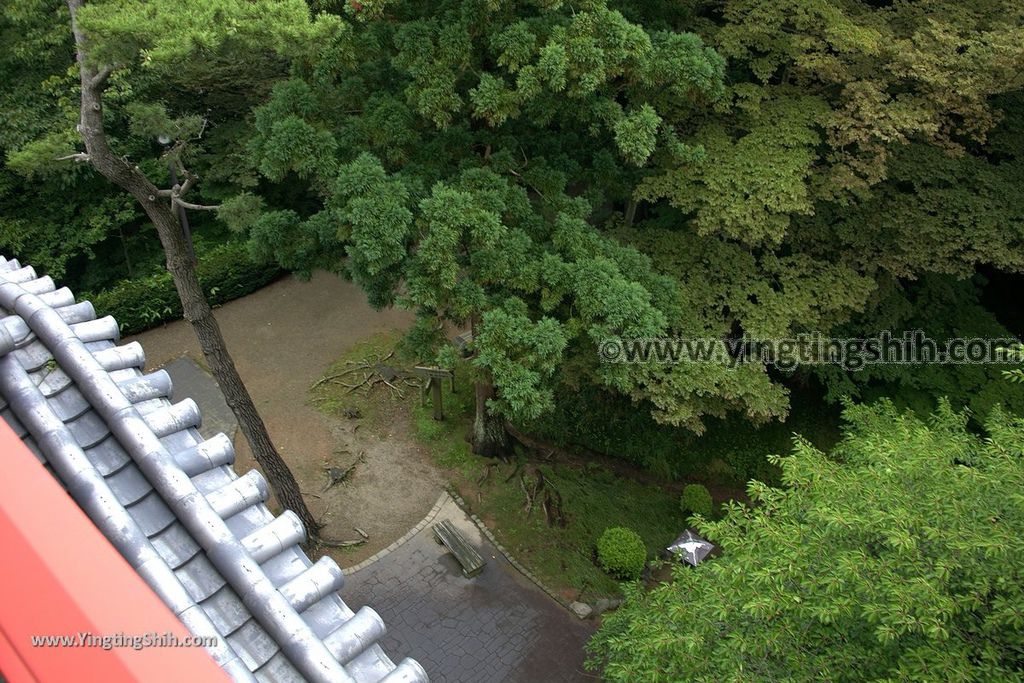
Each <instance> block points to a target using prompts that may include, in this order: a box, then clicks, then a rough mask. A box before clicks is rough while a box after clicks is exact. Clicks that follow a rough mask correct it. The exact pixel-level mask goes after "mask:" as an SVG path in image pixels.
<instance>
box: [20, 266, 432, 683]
mask: <svg viewBox="0 0 1024 683" xmlns="http://www.w3.org/2000/svg"><path fill="white" fill-rule="evenodd" d="M12 265H13V267H14V268H15V269H17V270H15V271H14V272H13V273H12V272H5V271H8V270H9V269H10V268H11V267H12ZM12 276H13V277H12ZM40 280H43V281H42V282H40ZM23 285H27V286H23ZM52 289H53V282H52V280H50V279H49V278H39V279H37V278H35V272H34V271H33V270H32V269H31V267H26V268H20V269H18V264H17V262H16V261H13V262H7V261H6V260H5V259H3V258H2V257H0V308H5V309H7V310H8V311H11V312H12V313H14V314H16V315H17V316H19V317H20V318H21V321H19V322H23V323H24V326H25V328H27V330H25V331H26V332H31V333H32V334H34V335H35V338H37V339H38V340H40V342H42V343H43V344H44V345H45V347H46V348H47V349H48V351H49V352H50V354H52V356H53V358H54V359H55V360H56V361H57V364H58V366H59V367H60V369H61V370H62V371H63V372H64V374H66V375H67V376H68V377H69V378H70V379H71V380H73V381H74V383H75V386H76V387H77V389H78V391H79V392H80V393H81V394H82V396H83V397H84V398H85V400H87V401H88V403H89V404H90V406H91V408H92V409H93V410H94V411H95V412H96V413H97V415H99V416H100V418H102V420H103V422H104V423H105V424H106V427H107V429H109V431H110V432H111V433H112V434H113V435H114V436H115V437H116V439H117V440H118V442H119V443H120V444H122V445H123V446H124V447H125V450H126V451H127V452H128V455H129V456H130V458H131V460H132V461H134V463H135V465H136V466H137V468H138V469H139V471H140V472H141V473H142V474H143V475H144V477H145V479H146V480H147V481H148V484H149V485H151V486H152V487H153V489H154V490H155V491H156V492H157V493H158V495H159V496H160V498H161V499H162V500H163V502H164V504H166V506H167V507H168V508H170V510H171V511H172V512H173V514H174V517H175V518H176V519H177V520H178V521H179V522H180V523H181V524H182V525H184V527H185V528H186V529H187V531H188V532H189V534H190V535H191V536H192V538H193V539H194V540H195V541H196V542H197V543H198V545H199V547H200V548H202V550H203V551H205V554H206V557H207V558H208V560H209V561H210V562H211V563H212V564H213V566H214V567H215V568H216V570H217V572H218V573H219V574H220V575H221V577H222V578H223V580H226V581H227V584H228V585H229V586H230V587H231V588H232V590H234V591H235V593H236V594H237V595H238V597H239V599H241V601H242V603H243V605H244V606H245V608H246V609H247V610H248V611H249V612H250V613H251V614H252V616H253V617H254V618H255V620H256V622H257V623H259V625H260V626H261V627H262V628H263V629H265V630H266V632H267V633H268V634H269V635H270V636H271V637H272V638H273V639H274V640H275V641H276V643H277V645H278V647H279V649H280V652H281V653H282V654H283V655H284V657H285V658H286V659H287V660H288V661H289V662H290V663H291V665H292V666H293V667H294V668H295V669H296V670H297V671H298V672H299V673H300V674H301V675H302V676H304V677H305V678H307V679H309V680H311V681H332V682H333V681H342V682H348V681H355V679H354V678H353V676H352V674H350V673H349V672H348V671H346V669H345V666H344V664H345V663H346V662H347V661H349V660H350V659H352V658H354V657H356V656H357V655H360V654H362V653H364V652H367V650H368V649H369V648H372V649H374V650H376V651H377V655H376V656H377V657H379V658H380V659H381V661H382V662H386V664H387V665H388V668H390V669H391V671H390V673H389V674H387V675H385V677H384V679H382V680H408V681H425V680H426V673H425V672H424V671H423V669H422V667H421V666H420V665H419V664H418V663H417V662H415V661H414V660H411V659H406V660H404V661H403V662H401V664H399V665H398V667H395V665H394V664H393V663H392V662H391V660H390V659H389V658H387V656H386V655H385V654H384V653H383V652H382V651H380V649H379V647H378V646H376V645H375V644H374V642H375V641H376V640H377V638H378V637H379V636H380V635H382V634H383V622H382V621H381V619H380V617H379V616H378V615H377V614H376V613H375V612H374V611H373V610H372V609H370V608H368V607H364V608H362V609H361V610H359V612H358V613H357V614H354V615H352V612H351V610H349V609H347V608H346V609H345V610H344V611H343V613H345V614H350V615H352V616H350V617H349V618H347V619H346V621H345V622H344V623H342V624H341V625H340V626H337V628H335V629H334V631H333V632H331V633H330V634H325V636H326V637H325V638H321V637H320V636H318V635H317V634H316V632H314V631H313V628H312V626H311V625H310V624H308V623H307V622H306V621H305V620H304V619H303V617H302V616H300V614H299V612H300V611H304V610H305V609H307V608H309V607H310V606H311V605H313V604H314V603H316V602H317V601H319V600H321V599H323V598H324V597H325V596H328V595H331V594H333V593H334V592H335V591H336V590H337V589H338V587H340V583H341V579H342V572H341V569H340V568H339V567H338V566H337V564H336V563H335V562H334V561H333V560H331V559H330V558H327V557H324V558H321V559H320V561H318V562H317V563H316V564H313V565H312V566H308V564H309V561H308V560H306V559H305V555H304V554H302V553H301V550H299V549H297V548H296V549H295V550H296V552H298V553H299V554H300V555H301V559H303V561H304V563H306V565H307V566H306V569H305V570H303V571H301V572H299V574H298V575H296V576H294V577H292V578H291V579H290V580H289V581H287V582H286V583H284V584H283V585H281V586H277V587H275V585H274V582H273V581H272V580H271V579H270V577H269V576H268V575H267V574H266V572H265V571H264V569H263V567H261V563H262V562H266V561H267V560H268V559H269V558H271V557H273V556H275V555H277V554H278V553H281V552H283V551H285V550H287V549H289V548H293V547H295V545H296V544H297V543H300V542H301V541H302V540H304V538H305V530H304V528H303V527H302V524H301V521H300V520H299V519H298V518H297V516H295V515H294V513H292V512H291V511H285V513H284V514H282V515H281V516H279V517H276V518H272V519H271V521H270V522H269V523H265V524H263V526H261V527H259V528H257V529H256V530H255V531H253V532H252V533H250V534H249V535H248V536H245V537H244V538H242V537H240V536H239V535H237V534H236V533H235V532H233V531H232V530H231V528H230V527H229V526H228V525H227V523H226V519H227V518H228V517H230V516H231V515H232V514H237V513H239V512H241V511H242V510H244V509H246V508H248V507H250V506H253V505H258V506H259V507H260V508H262V509H263V510H264V511H266V507H265V506H264V505H263V501H265V500H266V497H267V487H266V482H265V481H264V480H263V478H262V476H261V475H259V473H257V472H253V473H249V474H246V475H245V476H243V477H237V478H236V479H234V480H233V481H230V482H229V483H228V484H227V485H224V486H223V487H221V488H220V489H216V490H213V491H208V492H207V493H204V492H203V491H201V490H199V488H197V486H196V483H195V482H193V481H192V479H191V477H192V476H194V475H196V474H197V472H203V471H205V470H206V469H207V468H208V467H217V466H218V465H221V464H227V463H229V462H230V461H231V459H233V453H225V452H224V451H225V450H226V449H231V444H230V441H229V440H227V439H226V438H225V437H223V436H222V435H221V438H218V437H215V438H214V439H211V440H207V441H203V442H202V443H199V444H197V445H196V446H195V447H193V448H191V449H186V450H180V449H179V451H178V452H171V451H170V450H169V449H168V448H167V447H165V446H164V444H163V443H162V442H161V440H160V439H161V437H163V436H166V435H167V434H172V433H175V432H177V431H180V430H185V429H189V428H191V427H194V426H197V425H198V421H199V414H198V410H196V409H195V406H194V403H193V402H191V399H188V400H187V401H182V402H180V403H178V404H174V405H173V406H172V405H170V404H166V401H165V402H164V403H165V405H163V406H162V407H161V408H160V409H158V410H157V411H154V412H148V413H146V414H143V412H142V411H141V410H140V408H139V407H137V406H136V402H138V401H144V400H147V399H152V398H158V397H159V398H161V400H162V397H163V396H164V395H166V394H167V393H169V389H170V382H169V381H168V378H167V376H166V373H153V374H152V375H146V376H142V377H136V378H132V379H129V380H125V381H118V380H115V379H114V377H112V376H111V374H110V372H111V370H119V369H123V368H133V372H134V371H135V370H134V368H137V367H141V365H142V364H143V360H144V357H143V356H142V354H141V348H140V347H137V344H133V345H128V346H127V347H115V348H108V349H104V350H100V351H92V350H90V349H89V348H88V347H87V345H86V344H87V343H88V342H91V341H97V340H109V341H114V342H116V340H117V326H116V323H114V322H113V319H111V318H101V319H99V320H96V319H95V312H94V311H92V308H91V306H89V307H88V308H87V309H85V308H82V309H79V310H76V311H74V312H73V313H70V312H67V311H65V312H64V314H63V315H62V314H61V312H59V311H58V310H57V309H56V308H55V307H54V306H51V305H50V304H49V302H48V301H44V299H43V296H45V295H46V292H49V291H50V290H52ZM64 291H66V290H64ZM49 298H50V300H53V298H54V297H49ZM67 298H68V297H67V295H62V296H61V297H60V299H61V301H59V302H58V303H63V306H60V308H64V307H67V306H81V304H74V299H73V297H71V303H70V304H69V303H67V302H66V300H67ZM111 326H112V328H111ZM19 327H20V326H19ZM19 331H20V330H19ZM8 339H11V342H10V343H8V342H7V340H8ZM9 346H10V347H11V348H14V347H16V346H17V342H16V341H15V340H14V338H13V337H12V335H11V334H9V332H8V330H7V329H6V326H5V325H3V324H0V363H3V365H2V366H0V367H3V368H6V371H4V372H2V373H0V374H2V375H3V377H2V378H0V382H2V383H3V385H5V388H4V392H5V393H7V391H8V390H10V391H12V392H15V393H17V394H18V395H20V396H21V397H23V405H22V406H21V408H20V409H18V406H16V405H12V408H15V409H16V412H18V415H17V417H18V418H19V419H21V420H22V422H26V421H28V422H32V421H33V420H34V421H35V422H34V423H33V424H34V426H35V427H36V429H35V430H33V431H34V432H37V433H38V432H41V434H42V436H41V437H40V436H38V435H35V434H34V435H35V436H36V438H37V441H40V442H42V441H47V440H50V441H53V443H49V444H48V445H49V447H51V448H52V447H55V446H59V447H62V448H64V449H67V447H68V446H69V445H70V446H71V447H73V448H72V449H71V450H74V449H77V453H72V454H70V455H68V454H66V457H65V458H64V459H63V460H62V459H61V458H59V457H58V458H56V459H55V461H54V463H53V466H54V467H55V469H58V473H59V474H60V475H61V478H62V479H63V480H65V481H66V482H67V481H69V480H74V481H76V482H77V483H76V485H75V486H74V489H75V490H73V491H72V493H73V494H74V493H76V492H77V493H78V494H79V495H77V496H76V500H77V501H78V502H79V504H80V505H81V506H82V507H83V508H89V507H92V508H96V507H97V506H99V507H103V503H104V502H106V503H108V505H107V506H106V507H109V508H117V510H115V511H113V513H112V512H111V510H109V509H103V510H93V511H95V512H99V513H101V514H100V517H101V518H105V519H109V521H110V526H111V529H104V531H105V532H108V531H109V532H111V533H107V535H108V537H109V538H111V540H112V541H115V539H116V536H117V534H118V533H125V532H127V533H128V534H129V535H131V536H132V538H131V542H130V543H129V542H128V541H127V540H124V542H123V543H122V544H121V545H125V546H127V547H121V545H119V548H118V549H119V550H121V552H122V554H124V555H126V557H128V556H131V555H135V556H139V557H142V556H145V557H146V559H145V561H144V562H140V564H138V565H135V564H133V566H135V567H136V569H137V570H138V571H139V572H140V573H142V574H143V576H144V577H145V578H146V579H147V581H149V582H150V584H151V586H153V587H154V589H157V586H160V587H163V588H165V589H167V590H170V591H171V592H172V593H173V595H168V596H166V597H165V596H164V595H163V594H162V595H161V597H164V598H165V601H167V602H168V604H169V605H171V604H172V603H171V602H170V601H169V600H168V598H171V597H173V598H174V599H176V600H179V602H177V603H174V604H180V599H181V598H184V599H185V600H187V601H188V602H189V605H190V606H189V607H187V608H186V609H185V610H183V611H182V612H181V613H179V618H182V620H183V621H186V613H188V612H189V611H190V610H192V611H193V612H194V614H193V615H190V617H189V618H190V619H193V618H195V619H198V622H199V623H196V627H197V628H200V630H201V631H202V632H206V631H212V632H213V633H217V629H216V628H215V627H214V626H213V624H212V623H211V622H210V619H209V617H208V616H207V615H206V614H205V613H204V611H203V608H202V606H200V605H198V604H197V603H196V601H194V600H192V598H191V596H189V595H188V592H187V591H185V590H184V589H183V588H182V584H181V582H180V581H179V579H178V577H177V576H176V575H175V574H174V573H173V569H172V568H171V567H170V566H169V565H168V564H167V563H166V562H165V561H164V560H163V559H162V557H161V556H160V554H159V553H158V552H157V551H156V549H155V548H154V547H153V546H152V542H151V541H150V540H149V538H147V537H146V535H145V533H144V532H143V531H142V529H141V528H140V527H139V526H138V524H137V523H136V522H135V520H134V519H133V518H132V516H131V514H130V513H129V512H128V511H127V510H126V509H125V507H124V506H122V505H121V503H120V502H119V501H117V499H116V498H115V497H114V495H113V493H112V492H111V489H110V488H109V486H108V484H107V482H106V481H105V480H104V478H103V477H104V475H103V474H101V473H99V472H98V471H97V470H96V467H95V466H94V465H93V464H92V463H91V462H90V461H89V459H88V457H87V456H86V455H85V453H84V451H83V450H82V448H80V447H79V446H78V444H77V443H76V440H75V436H74V435H72V434H70V433H68V427H67V426H66V425H65V424H64V422H63V421H62V420H61V418H60V417H59V416H57V415H55V414H54V413H53V412H52V410H48V411H46V412H49V417H50V418H52V419H47V418H46V415H45V413H44V412H42V411H31V410H29V411H26V410H25V404H29V403H31V404H32V405H36V406H38V405H40V402H42V406H44V407H47V408H48V407H49V406H47V404H46V401H47V399H46V397H45V396H44V395H43V394H42V392H41V391H40V387H37V386H36V385H35V384H34V383H33V382H32V380H31V378H30V377H29V376H28V374H27V373H26V371H25V369H24V368H22V367H21V366H19V365H18V364H17V362H15V359H14V358H13V357H10V356H6V357H5V356H4V353H5V349H6V350H7V351H9V350H10V349H8V347H9ZM92 346H93V347H95V344H93V345H92ZM101 361H102V362H101ZM32 393H34V394H35V396H32V395H31V394H32ZM11 403H12V404H13V403H16V402H13V401H12V402H11ZM28 413H34V414H28ZM65 419H66V418H65ZM189 431H192V433H195V432H194V430H191V429H189ZM196 438H199V437H198V435H196ZM192 441H193V442H194V441H195V439H193V440H192ZM225 442H226V443H225ZM231 450H233V449H231ZM204 463H207V464H206V465H205V466H204ZM60 470H63V471H60ZM72 488H73V487H71V486H69V490H72ZM83 493H87V494H88V495H83ZM97 493H99V494H100V495H98V496H97V495H96V494H97ZM97 500H99V501H100V502H99V503H97ZM111 501H113V502H112V503H111ZM265 514H267V515H269V512H265ZM107 515H112V516H110V517H107ZM90 516H93V515H92V514H90ZM122 517H123V518H124V519H121V518H122ZM115 518H116V519H118V520H119V521H118V522H116V523H115V522H114V519H115ZM95 521H96V518H95V517H94V522H95ZM125 522H127V524H125ZM112 533H113V535H111V534H112ZM140 538H141V539H142V540H141V541H140V540H139V539H140ZM143 541H144V542H143ZM115 544H116V543H115ZM154 561H158V562H157V563H156V564H154ZM144 570H145V572H150V573H152V575H148V574H147V573H144ZM170 580H173V582H172V583H169V584H165V583H162V582H164V581H170ZM154 582H155V583H154ZM175 589H177V590H175ZM334 600H335V601H336V602H337V603H338V604H339V605H341V607H344V603H343V602H341V601H340V600H339V599H338V598H337V597H334ZM196 608H198V609H196ZM186 623H188V621H186ZM189 626H190V628H192V624H190V623H189ZM219 640H220V641H221V642H223V645H224V648H225V650H224V651H223V652H221V653H220V654H221V657H218V660H221V659H222V658H223V661H221V665H222V666H224V667H225V668H229V667H228V666H226V665H225V661H226V662H228V663H230V662H237V667H234V666H232V667H230V668H231V669H235V670H231V671H229V672H230V673H232V675H236V674H241V673H242V672H241V671H240V670H238V669H244V675H245V677H247V678H248V680H252V675H251V674H250V673H249V669H248V668H247V667H246V666H245V665H244V663H242V662H241V660H240V659H239V656H238V654H237V653H235V652H234V651H233V650H232V648H231V646H230V644H229V643H228V642H227V641H226V639H225V638H220V639H219ZM385 670H387V669H385ZM378 675H379V674H378Z"/></svg>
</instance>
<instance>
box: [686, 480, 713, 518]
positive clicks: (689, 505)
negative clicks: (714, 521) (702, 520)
mask: <svg viewBox="0 0 1024 683" xmlns="http://www.w3.org/2000/svg"><path fill="white" fill-rule="evenodd" d="M679 508H680V509H681V510H682V511H683V514H684V515H686V516H687V517H689V516H690V515H701V516H703V517H711V513H712V511H713V510H714V501H712V500H711V494H710V493H709V492H708V490H707V488H706V487H704V486H702V485H701V484H687V485H686V486H684V487H683V495H682V496H680V498H679Z"/></svg>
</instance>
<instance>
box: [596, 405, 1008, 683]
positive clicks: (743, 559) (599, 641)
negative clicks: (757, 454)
mask: <svg viewBox="0 0 1024 683" xmlns="http://www.w3.org/2000/svg"><path fill="white" fill-rule="evenodd" d="M845 418H846V420H847V423H848V425H847V427H846V434H845V437H844V439H843V440H842V441H841V443H840V444H839V445H838V446H836V448H835V449H834V451H833V452H832V453H830V454H825V453H822V452H820V451H818V450H816V449H814V448H813V447H811V446H810V445H809V444H808V443H806V442H804V441H801V440H798V441H797V443H796V445H795V447H794V449H793V453H792V454H791V455H789V456H786V457H776V458H775V462H777V463H778V464H779V466H780V467H781V468H782V480H783V486H782V487H781V488H772V487H768V486H765V485H763V484H760V483H757V482H752V483H751V485H750V488H749V493H750V496H751V500H752V506H751V507H747V506H744V505H741V504H739V503H731V504H729V506H728V514H727V515H726V517H725V518H724V519H723V520H721V521H719V522H709V521H706V520H704V521H703V522H702V523H701V531H702V533H704V534H705V535H706V536H707V537H708V538H709V539H711V540H712V541H713V542H714V543H716V544H718V545H719V546H721V548H722V550H723V555H722V556H721V557H719V558H714V559H711V560H708V561H706V562H704V563H702V564H701V565H699V566H698V567H697V568H696V569H694V568H690V567H682V566H680V567H678V568H677V569H676V570H675V572H674V574H673V579H672V581H671V582H669V583H665V584H662V585H660V586H658V587H656V588H654V589H653V590H651V591H650V592H649V593H645V592H643V591H642V590H641V589H640V588H634V589H632V590H631V591H630V594H629V599H628V600H627V602H626V604H625V605H624V606H623V607H622V608H621V609H619V610H618V611H617V612H615V613H614V614H612V615H610V616H608V617H606V619H605V622H604V625H603V626H602V628H601V630H600V631H599V632H598V634H597V636H596V637H595V639H594V640H593V641H592V643H591V646H590V647H591V649H592V651H593V653H594V655H595V658H594V662H595V663H596V664H598V665H600V666H601V667H602V668H603V672H604V675H605V677H606V678H607V679H608V680H611V681H637V680H645V681H682V680H686V681H779V680H784V681H807V680H826V681H854V680H856V681H864V680H872V681H932V680H947V681H992V680H1020V678H1021V663H1022V659H1021V657H1022V649H1021V644H1022V642H1024V588H1022V587H1024V539H1022V537H1021V534H1020V530H1021V529H1022V528H1024V496H1022V494H1021V491H1022V486H1024V459H1022V458H1024V421H1022V420H1020V419H1019V418H1011V417H1008V416H1007V415H1005V414H1003V413H1002V412H1000V411H995V412H994V413H993V414H992V415H991V417H990V419H989V422H988V425H987V434H986V436H985V438H981V437H979V436H978V435H976V434H974V433H972V432H971V431H969V430H968V429H967V428H966V422H967V419H966V416H965V415H963V414H958V413H956V412H954V411H953V410H951V409H950V408H949V405H948V404H944V405H943V406H942V407H941V408H940V410H939V411H938V412H937V413H936V414H935V415H933V416H932V418H930V419H929V420H927V421H925V420H921V419H920V418H918V417H916V416H914V415H912V414H907V413H900V412H898V411H897V410H896V409H895V408H894V407H893V406H892V404H888V403H883V404H880V405H877V406H875V407H866V406H852V405H851V406H848V407H847V409H846V411H845Z"/></svg>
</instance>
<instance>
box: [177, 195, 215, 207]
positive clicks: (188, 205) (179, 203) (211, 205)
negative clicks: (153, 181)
mask: <svg viewBox="0 0 1024 683" xmlns="http://www.w3.org/2000/svg"><path fill="white" fill-rule="evenodd" d="M171 201H172V202H174V203H175V204H177V205H178V206H183V207H185V208H186V209H192V210H194V211H216V210H217V209H219V208H220V204H192V203H189V202H186V201H184V200H182V199H179V198H178V197H176V196H173V195H172V196H171Z"/></svg>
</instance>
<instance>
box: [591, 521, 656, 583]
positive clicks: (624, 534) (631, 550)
mask: <svg viewBox="0 0 1024 683" xmlns="http://www.w3.org/2000/svg"><path fill="white" fill-rule="evenodd" d="M597 562H598V564H600V565H601V568H602V569H604V570H605V571H606V572H608V573H609V574H611V575H612V576H614V577H616V578H619V579H625V580H627V581H629V580H633V579H638V578H640V574H642V573H643V571H644V567H645V566H646V565H647V547H646V546H645V545H644V539H642V538H640V534H638V533H637V532H635V531H633V530H632V529H627V528H625V527H621V526H613V527H610V528H608V529H605V530H604V533H602V534H601V537H600V538H598V539H597Z"/></svg>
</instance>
